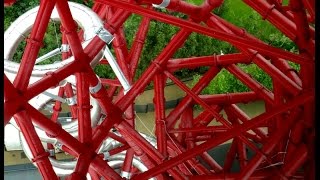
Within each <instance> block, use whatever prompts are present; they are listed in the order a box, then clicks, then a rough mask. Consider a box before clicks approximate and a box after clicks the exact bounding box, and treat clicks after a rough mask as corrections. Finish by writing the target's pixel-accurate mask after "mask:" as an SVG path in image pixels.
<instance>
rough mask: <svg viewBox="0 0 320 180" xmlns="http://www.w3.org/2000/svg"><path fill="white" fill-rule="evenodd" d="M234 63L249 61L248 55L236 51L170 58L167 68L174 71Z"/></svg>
mask: <svg viewBox="0 0 320 180" xmlns="http://www.w3.org/2000/svg"><path fill="white" fill-rule="evenodd" d="M235 63H250V57H248V56H247V55H244V54H241V53H236V54H226V55H213V56H202V57H191V58H182V59H170V60H169V61H168V64H167V68H168V70H169V71H176V70H179V69H182V68H189V69H192V68H197V67H201V66H226V65H230V64H235Z"/></svg>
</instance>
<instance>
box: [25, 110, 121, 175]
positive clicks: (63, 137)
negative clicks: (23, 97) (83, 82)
mask: <svg viewBox="0 0 320 180" xmlns="http://www.w3.org/2000/svg"><path fill="white" fill-rule="evenodd" d="M26 110H27V111H28V114H29V116H30V117H31V119H32V120H33V122H34V123H35V124H37V125H38V126H39V127H40V128H41V129H43V130H44V131H46V132H47V133H48V134H50V135H51V136H52V137H55V138H57V139H58V140H59V142H61V143H62V144H64V145H66V146H67V147H68V148H69V149H70V150H71V151H73V152H74V153H72V154H75V155H77V156H79V155H81V154H82V153H84V154H86V153H89V154H92V153H93V154H94V151H91V150H90V149H88V147H86V146H85V145H84V144H82V143H80V142H79V141H78V140H77V139H75V138H74V137H72V136H71V135H70V134H69V133H67V132H66V131H65V130H63V129H62V128H61V126H59V125H58V124H56V123H53V122H52V121H50V120H48V118H46V117H45V116H44V115H43V114H41V113H40V112H39V111H37V110H36V109H34V107H32V106H30V105H27V106H26ZM35 136H36V135H35ZM92 149H93V148H92ZM91 165H92V167H93V168H94V169H95V170H96V172H99V174H100V175H101V176H103V177H105V178H108V177H114V178H116V179H120V176H119V175H118V174H117V173H116V172H114V171H113V169H112V168H111V167H110V166H109V165H108V164H107V163H106V162H105V161H104V160H102V159H101V158H100V157H99V156H94V158H93V160H92V161H91V164H90V166H91ZM50 167H52V166H51V164H50Z"/></svg>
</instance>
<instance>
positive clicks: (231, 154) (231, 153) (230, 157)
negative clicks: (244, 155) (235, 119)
mask: <svg viewBox="0 0 320 180" xmlns="http://www.w3.org/2000/svg"><path fill="white" fill-rule="evenodd" d="M238 140H239V139H235V138H234V139H233V141H232V143H231V146H230V148H229V150H228V152H227V155H226V159H225V160H224V164H223V170H224V172H230V170H231V167H232V164H233V161H234V159H235V158H236V154H237V141H238Z"/></svg>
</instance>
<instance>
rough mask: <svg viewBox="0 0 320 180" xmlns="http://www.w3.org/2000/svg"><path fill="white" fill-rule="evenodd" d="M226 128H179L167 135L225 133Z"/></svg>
mask: <svg viewBox="0 0 320 180" xmlns="http://www.w3.org/2000/svg"><path fill="white" fill-rule="evenodd" d="M227 130H228V128H226V127H224V126H212V127H206V126H205V127H193V128H179V129H171V130H169V133H170V134H172V133H208V132H209V133H215V132H225V131H227Z"/></svg>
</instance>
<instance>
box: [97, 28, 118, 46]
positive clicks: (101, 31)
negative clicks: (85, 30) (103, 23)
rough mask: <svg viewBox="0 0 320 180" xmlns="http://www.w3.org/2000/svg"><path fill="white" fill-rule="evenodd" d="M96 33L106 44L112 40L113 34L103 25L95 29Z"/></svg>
mask: <svg viewBox="0 0 320 180" xmlns="http://www.w3.org/2000/svg"><path fill="white" fill-rule="evenodd" d="M96 34H97V36H98V37H99V38H100V39H101V40H102V41H104V42H105V43H107V44H110V43H111V42H112V40H113V39H114V36H113V35H112V34H111V33H110V32H109V31H107V30H106V29H105V28H103V27H100V28H99V29H98V30H97V31H96Z"/></svg>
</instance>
